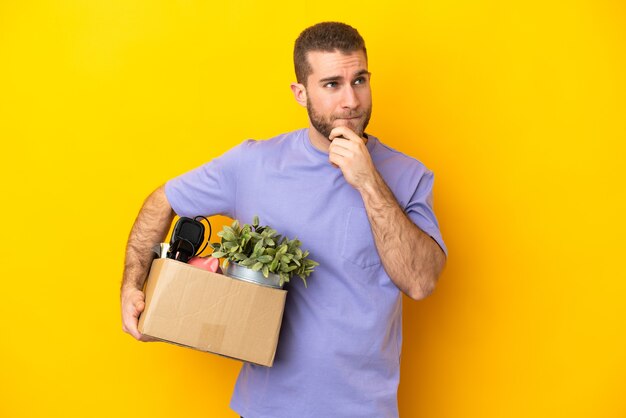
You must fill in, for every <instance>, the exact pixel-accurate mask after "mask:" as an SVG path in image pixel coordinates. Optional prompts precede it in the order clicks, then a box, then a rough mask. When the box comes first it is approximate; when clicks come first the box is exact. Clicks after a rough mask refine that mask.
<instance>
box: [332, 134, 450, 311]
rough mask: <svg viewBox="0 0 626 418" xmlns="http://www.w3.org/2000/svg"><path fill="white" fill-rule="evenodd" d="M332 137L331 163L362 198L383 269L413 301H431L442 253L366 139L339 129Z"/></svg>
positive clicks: (440, 268) (443, 262)
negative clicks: (383, 173) (391, 184)
mask: <svg viewBox="0 0 626 418" xmlns="http://www.w3.org/2000/svg"><path fill="white" fill-rule="evenodd" d="M330 139H331V141H332V143H331V144H330V147H329V161H330V162H331V163H333V164H335V165H336V166H338V167H339V168H340V169H341V171H342V172H343V175H344V177H345V179H346V181H347V182H348V183H349V184H350V185H352V187H354V188H355V189H356V190H357V191H358V192H359V193H360V194H361V197H362V198H363V203H364V205H365V210H366V211H367V217H368V219H369V221H370V225H371V227H372V233H373V235H374V242H375V244H376V249H377V250H378V254H379V255H380V258H381V261H382V263H383V267H384V268H385V271H386V272H387V274H388V275H389V277H390V278H391V280H392V281H393V282H394V283H395V285H396V286H398V288H399V289H400V290H401V291H403V292H404V293H405V294H406V295H407V296H409V297H410V298H412V299H415V300H418V299H423V298H425V297H427V296H428V295H430V294H431V293H432V291H433V290H434V289H435V284H436V283H437V279H438V278H439V274H441V271H442V270H443V267H444V266H445V263H446V256H445V254H444V252H443V250H442V249H441V248H440V247H439V245H438V244H437V243H436V242H435V241H434V240H433V239H432V238H431V237H430V236H429V235H428V234H426V233H425V232H423V231H422V230H421V229H419V228H418V227H417V226H416V225H415V224H414V223H413V222H412V221H411V220H410V219H409V218H408V217H407V216H406V214H405V213H404V211H403V210H402V208H400V205H398V202H397V201H396V198H395V196H394V195H393V193H392V192H391V190H389V187H388V186H387V184H386V183H385V181H384V180H383V178H382V177H381V176H380V174H379V173H378V170H376V167H375V166H374V163H373V162H372V159H371V156H370V154H369V152H368V150H367V147H366V145H365V144H366V141H367V139H366V138H361V137H359V136H358V135H357V134H355V133H354V132H353V131H352V130H350V129H349V128H348V127H346V126H338V127H336V128H334V129H333V130H332V131H331V133H330Z"/></svg>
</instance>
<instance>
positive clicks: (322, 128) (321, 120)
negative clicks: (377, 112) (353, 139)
mask: <svg viewBox="0 0 626 418" xmlns="http://www.w3.org/2000/svg"><path fill="white" fill-rule="evenodd" d="M306 110H307V112H308V114H309V119H310V121H311V125H313V127H314V128H315V129H316V130H317V131H318V132H319V133H321V134H322V135H323V136H324V137H325V138H327V139H328V138H329V137H330V132H331V131H332V130H333V129H334V128H335V126H333V122H334V121H335V120H337V119H341V117H344V118H350V117H357V116H359V113H356V112H355V113H351V114H345V115H340V116H341V117H339V116H335V115H331V116H330V118H326V117H324V116H322V115H320V114H319V113H317V112H316V111H315V109H313V105H312V104H311V100H310V99H309V98H308V97H307V98H306ZM360 115H365V119H363V120H362V121H361V122H359V124H358V125H357V126H356V127H355V128H354V129H352V126H350V125H348V127H349V128H350V129H352V130H353V131H354V133H355V134H357V135H358V136H360V137H363V134H364V133H365V128H367V125H368V123H369V122H370V117H371V116H372V107H371V106H370V107H369V108H368V109H365V111H364V112H363V113H361V114H360Z"/></svg>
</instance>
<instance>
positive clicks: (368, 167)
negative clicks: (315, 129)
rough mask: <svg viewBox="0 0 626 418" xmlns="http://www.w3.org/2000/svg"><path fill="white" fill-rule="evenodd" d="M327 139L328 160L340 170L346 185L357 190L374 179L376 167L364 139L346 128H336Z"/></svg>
mask: <svg viewBox="0 0 626 418" xmlns="http://www.w3.org/2000/svg"><path fill="white" fill-rule="evenodd" d="M329 139H330V140H331V143H330V147H329V149H328V157H329V160H330V162H331V163H332V164H334V165H335V166H337V167H339V168H340V169H341V172H342V173H343V176H344V178H345V179H346V181H347V182H348V184H350V185H351V186H352V187H354V188H355V189H357V190H359V189H360V188H361V187H363V186H364V185H366V184H367V183H369V182H370V181H372V180H373V179H374V177H375V174H376V167H375V166H374V163H373V162H372V157H371V156H370V153H369V151H368V150H367V147H366V146H365V139H364V138H361V137H360V136H358V135H357V134H356V133H354V131H352V130H351V129H350V128H348V127H346V126H338V127H336V128H334V129H333V130H332V131H331V132H330V137H329Z"/></svg>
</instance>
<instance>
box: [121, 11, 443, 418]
mask: <svg viewBox="0 0 626 418" xmlns="http://www.w3.org/2000/svg"><path fill="white" fill-rule="evenodd" d="M294 63H295V68H296V78H297V83H292V84H291V89H292V91H293V94H294V96H295V99H296V101H297V102H298V103H299V104H300V105H302V106H305V107H306V108H307V112H308V115H309V122H310V123H309V128H308V129H301V130H298V131H295V132H290V133H287V134H283V135H280V136H277V137H275V138H272V139H269V140H266V141H253V140H249V141H245V142H243V143H241V144H239V145H238V146H236V147H234V148H233V149H231V150H230V151H228V152H227V153H225V154H224V155H222V156H220V157H219V158H216V159H214V160H212V161H210V162H209V163H207V164H205V165H203V166H202V167H199V168H197V169H195V170H193V171H190V172H189V173H186V174H183V175H182V176H180V177H178V178H175V179H173V180H170V181H169V182H167V183H166V184H165V186H163V187H160V188H159V189H157V190H156V191H155V192H153V193H152V194H151V195H150V196H149V197H148V199H147V200H146V202H145V203H144V206H143V208H142V209H141V211H140V213H139V216H138V217H137V220H136V222H135V225H134V226H133V229H132V231H131V235H130V238H129V241H128V249H127V256H126V266H125V274H124V281H123V285H122V292H121V293H122V295H121V297H122V316H123V324H124V325H123V328H124V330H125V331H126V332H128V333H130V334H131V335H133V336H134V337H135V338H137V339H138V340H141V341H147V340H149V338H148V337H146V336H143V335H141V334H140V333H139V332H138V331H137V318H138V316H139V314H140V313H141V311H142V310H143V309H144V294H143V293H142V292H141V290H140V289H141V288H142V285H143V281H144V280H145V277H146V275H147V273H148V269H149V265H150V262H151V260H152V255H151V254H150V247H151V246H152V245H154V244H155V243H157V242H160V241H161V240H162V239H163V238H164V236H165V234H166V233H167V230H168V228H169V225H170V224H171V221H172V219H173V216H174V212H175V213H177V214H178V215H181V216H196V215H215V214H223V215H227V216H229V217H231V218H235V219H239V220H240V221H242V222H250V221H251V220H252V218H253V216H254V215H255V214H258V215H259V217H260V219H261V220H262V222H263V223H264V224H267V225H272V226H273V227H274V228H275V229H277V230H278V231H279V232H280V233H281V234H283V235H286V236H297V237H298V238H299V239H300V240H301V241H302V242H303V246H304V247H305V248H308V249H309V250H310V256H311V258H312V259H314V260H316V261H318V262H319V263H320V265H319V266H318V267H316V270H315V272H314V273H313V274H312V275H311V276H310V278H309V280H308V284H309V285H308V288H304V286H303V285H302V283H300V282H296V281H292V282H291V283H290V284H289V287H288V290H289V293H288V297H287V303H286V306H285V312H284V317H283V324H282V329H281V335H280V339H279V344H278V349H277V352H276V357H275V361H274V366H273V367H271V368H267V367H262V366H256V365H251V364H244V365H243V366H242V369H241V373H240V375H239V378H238V380H237V384H236V387H235V392H234V394H233V398H232V400H231V407H232V408H233V409H234V410H235V411H237V412H238V413H239V414H241V415H243V416H245V417H246V418H270V417H271V418H294V417H298V418H305V417H315V418H327V417H346V418H347V417H349V418H356V417H368V418H370V417H396V416H398V407H397V389H398V383H399V368H400V347H401V341H402V336H401V331H402V324H401V320H402V292H404V293H405V294H406V295H408V296H409V297H411V298H412V299H416V300H418V299H422V298H425V297H426V296H428V295H429V294H430V293H431V292H432V291H433V289H434V287H435V283H436V281H437V278H438V276H439V274H440V273H441V271H442V269H443V267H444V265H445V261H446V254H447V250H446V247H445V244H444V242H443V240H442V238H441V234H440V232H439V227H438V223H437V220H436V218H435V215H434V212H433V209H432V187H433V174H432V172H430V171H429V170H428V169H427V168H426V167H424V165H422V164H421V163H420V162H419V161H417V160H415V159H412V158H410V157H407V156H405V155H404V154H401V153H400V152H398V151H395V150H393V149H391V148H389V147H387V146H385V145H383V143H382V142H380V141H379V140H378V139H377V138H375V137H373V136H372V135H368V134H366V133H365V129H366V127H367V124H368V121H369V119H370V115H371V111H372V98H371V89H370V73H369V71H368V67H367V52H366V49H365V44H364V41H363V39H362V38H361V36H360V35H359V34H358V32H357V31H356V30H355V29H354V28H352V27H350V26H348V25H345V24H342V23H333V22H326V23H320V24H317V25H315V26H312V27H310V28H308V29H306V30H304V31H303V32H302V34H301V35H300V36H299V38H298V39H297V40H296V44H295V50H294Z"/></svg>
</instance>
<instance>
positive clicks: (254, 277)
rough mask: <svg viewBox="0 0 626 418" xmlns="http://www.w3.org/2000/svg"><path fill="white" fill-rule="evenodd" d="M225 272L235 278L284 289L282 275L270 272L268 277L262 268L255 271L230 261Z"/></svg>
mask: <svg viewBox="0 0 626 418" xmlns="http://www.w3.org/2000/svg"><path fill="white" fill-rule="evenodd" d="M224 274H225V275H226V276H228V277H232V278H233V279H237V280H243V281H244V282H250V283H254V284H258V285H261V286H266V287H273V288H275V289H282V288H283V287H282V286H281V285H280V284H279V283H280V276H279V275H278V274H276V273H270V274H269V276H268V277H267V279H266V278H265V276H263V272H262V271H261V270H259V271H254V270H252V269H250V268H248V267H245V266H242V265H239V264H237V263H233V262H232V261H229V262H228V264H227V266H226V269H225V270H224Z"/></svg>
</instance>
